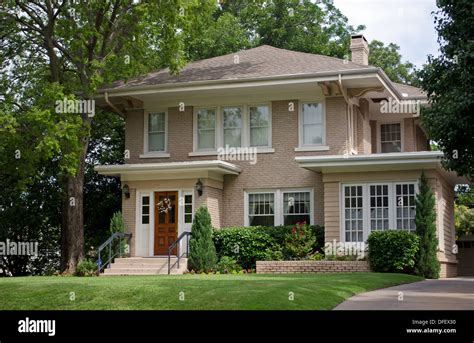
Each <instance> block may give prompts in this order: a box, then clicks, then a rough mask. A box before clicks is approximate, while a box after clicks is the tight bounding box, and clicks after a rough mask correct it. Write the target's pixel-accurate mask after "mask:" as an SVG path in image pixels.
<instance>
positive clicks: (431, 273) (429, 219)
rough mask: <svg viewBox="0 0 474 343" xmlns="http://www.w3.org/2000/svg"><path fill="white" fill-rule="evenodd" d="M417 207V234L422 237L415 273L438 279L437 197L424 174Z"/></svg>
mask: <svg viewBox="0 0 474 343" xmlns="http://www.w3.org/2000/svg"><path fill="white" fill-rule="evenodd" d="M415 205H416V215H415V224H416V233H417V234H418V236H419V237H420V249H419V252H418V256H417V259H416V268H415V273H416V274H418V275H420V276H423V277H425V278H429V279H437V278H438V277H439V271H440V264H439V261H438V257H437V250H438V238H437V237H436V212H435V197H434V194H433V191H432V190H431V188H430V186H429V185H428V179H427V178H426V175H425V173H424V172H423V173H422V174H421V178H420V182H419V193H418V194H417V195H416V199H415Z"/></svg>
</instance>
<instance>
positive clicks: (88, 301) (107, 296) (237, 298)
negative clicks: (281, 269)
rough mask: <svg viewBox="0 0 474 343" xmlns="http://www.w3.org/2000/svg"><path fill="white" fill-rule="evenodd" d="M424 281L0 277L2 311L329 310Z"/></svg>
mask: <svg viewBox="0 0 474 343" xmlns="http://www.w3.org/2000/svg"><path fill="white" fill-rule="evenodd" d="M420 280H421V278H419V277H416V276H411V275H403V274H379V273H353V274H350V273H347V274H293V275H288V274H287V275H262V274H247V275H189V274H188V275H176V276H128V277H84V278H80V277H61V276H50V277H40V276H37V277H15V278H0V310H328V309H332V308H334V307H335V306H336V305H337V304H339V303H341V302H342V301H344V300H345V299H347V298H349V297H351V296H353V295H355V294H358V293H361V292H366V291H370V290H374V289H377V288H384V287H389V286H394V285H398V284H402V283H409V282H415V281H420ZM71 292H74V294H75V300H71V299H70V296H71ZM181 292H183V293H181ZM290 292H292V293H293V294H294V300H293V301H290V300H289V297H290ZM180 294H181V295H183V294H184V300H180V299H179V297H180Z"/></svg>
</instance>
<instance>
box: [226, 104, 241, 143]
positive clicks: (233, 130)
mask: <svg viewBox="0 0 474 343" xmlns="http://www.w3.org/2000/svg"><path fill="white" fill-rule="evenodd" d="M222 112H223V119H224V146H225V145H229V146H230V147H239V146H241V144H242V143H241V142H242V110H241V108H240V107H224V108H223V109H222Z"/></svg>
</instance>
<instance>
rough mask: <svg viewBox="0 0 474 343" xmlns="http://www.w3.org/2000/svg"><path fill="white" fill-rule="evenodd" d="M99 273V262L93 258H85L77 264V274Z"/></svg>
mask: <svg viewBox="0 0 474 343" xmlns="http://www.w3.org/2000/svg"><path fill="white" fill-rule="evenodd" d="M94 275H97V264H96V263H95V262H94V261H91V260H83V261H81V262H79V263H78V264H77V268H76V276H94Z"/></svg>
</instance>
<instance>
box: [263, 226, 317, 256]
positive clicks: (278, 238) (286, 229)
mask: <svg viewBox="0 0 474 343" xmlns="http://www.w3.org/2000/svg"><path fill="white" fill-rule="evenodd" d="M308 227H309V228H310V230H311V231H312V232H313V235H314V236H315V238H316V239H315V241H314V244H313V251H316V250H320V249H323V248H324V226H320V225H308ZM293 228H294V225H287V226H283V225H282V226H270V227H264V226H259V227H255V229H256V230H264V231H265V232H266V233H268V234H269V235H270V237H272V239H273V240H274V242H275V244H278V245H279V246H281V247H283V246H284V245H285V237H286V235H287V234H288V233H290V232H291V230H292V229H293Z"/></svg>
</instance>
